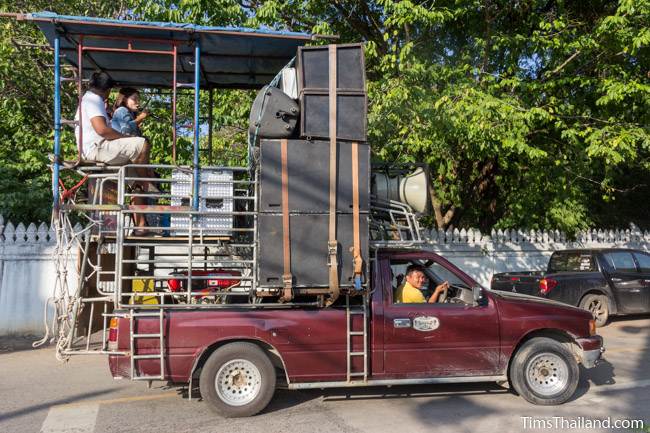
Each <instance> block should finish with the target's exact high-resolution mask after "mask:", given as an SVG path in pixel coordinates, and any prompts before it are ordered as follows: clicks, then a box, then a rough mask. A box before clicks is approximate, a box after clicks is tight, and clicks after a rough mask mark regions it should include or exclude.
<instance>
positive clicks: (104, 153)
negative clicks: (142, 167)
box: [86, 137, 145, 165]
mask: <svg viewBox="0 0 650 433" xmlns="http://www.w3.org/2000/svg"><path fill="white" fill-rule="evenodd" d="M144 143H145V139H144V138H143V137H124V138H116V139H115V140H102V141H100V142H99V143H95V148H94V149H93V150H91V151H90V152H89V155H88V157H87V158H86V159H87V160H89V161H96V162H103V163H105V164H108V165H125V164H128V163H130V162H133V161H134V160H135V159H136V158H137V157H138V156H139V155H140V153H142V149H144Z"/></svg>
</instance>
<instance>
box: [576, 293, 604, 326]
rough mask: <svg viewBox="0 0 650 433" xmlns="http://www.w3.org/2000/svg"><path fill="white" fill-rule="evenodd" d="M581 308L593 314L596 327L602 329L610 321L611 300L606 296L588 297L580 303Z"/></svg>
mask: <svg viewBox="0 0 650 433" xmlns="http://www.w3.org/2000/svg"><path fill="white" fill-rule="evenodd" d="M580 308H582V309H583V310H587V311H589V312H590V313H591V315H592V316H593V318H594V320H595V321H596V326H597V327H599V328H600V327H601V326H605V325H606V324H607V320H609V299H607V296H604V295H593V294H592V295H586V296H585V297H584V298H582V300H581V301H580Z"/></svg>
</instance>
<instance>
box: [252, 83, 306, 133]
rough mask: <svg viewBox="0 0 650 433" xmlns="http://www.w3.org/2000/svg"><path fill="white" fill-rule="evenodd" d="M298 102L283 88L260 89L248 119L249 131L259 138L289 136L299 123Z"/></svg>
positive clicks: (269, 87) (268, 87) (265, 87)
mask: <svg viewBox="0 0 650 433" xmlns="http://www.w3.org/2000/svg"><path fill="white" fill-rule="evenodd" d="M298 115H299V107H298V103H297V102H296V101H294V100H293V99H291V98H290V97H289V95H287V94H286V93H284V92H283V91H282V90H280V89H278V88H276V87H271V86H264V87H263V88H262V90H260V91H259V93H258V94H257V97H256V98H255V101H254V102H253V107H252V108H251V113H250V118H249V121H248V125H249V126H248V131H249V133H250V134H252V135H257V137H259V138H284V137H289V136H291V134H292V133H293V131H294V129H296V124H297V123H298Z"/></svg>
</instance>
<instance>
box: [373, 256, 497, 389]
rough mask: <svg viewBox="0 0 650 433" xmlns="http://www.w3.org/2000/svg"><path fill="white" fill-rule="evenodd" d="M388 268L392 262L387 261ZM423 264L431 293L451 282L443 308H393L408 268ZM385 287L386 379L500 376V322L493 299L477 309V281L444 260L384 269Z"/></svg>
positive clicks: (422, 305) (408, 262) (402, 262)
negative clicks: (474, 291) (474, 286)
mask: <svg viewBox="0 0 650 433" xmlns="http://www.w3.org/2000/svg"><path fill="white" fill-rule="evenodd" d="M387 262H388V261H387ZM412 264H424V265H425V268H426V271H427V272H426V273H427V276H428V277H429V286H430V288H431V289H433V288H434V287H435V286H436V285H437V284H439V283H441V282H443V281H445V280H446V281H449V283H450V284H452V289H453V290H452V289H450V292H449V296H450V297H449V298H448V299H447V302H445V303H435V304H428V303H419V304H414V303H411V304H406V303H395V302H394V300H393V297H394V294H395V290H396V289H397V287H398V286H399V285H400V284H403V283H404V274H405V272H406V268H407V267H408V266H409V265H412ZM386 268H387V273H388V275H386V276H385V278H384V281H385V282H390V283H388V284H384V299H385V301H384V302H385V303H384V369H385V372H386V376H387V377H391V378H407V377H409V378H412V377H435V376H465V375H470V374H471V375H492V374H498V373H499V371H500V369H501V367H500V359H499V356H500V355H499V354H500V347H499V345H500V341H499V329H498V316H497V310H496V307H495V305H494V303H493V301H492V300H491V299H488V302H487V303H486V304H485V305H477V306H474V305H473V302H472V297H471V286H472V283H473V281H472V280H471V278H469V277H468V276H467V275H465V274H463V273H462V271H460V270H459V269H458V268H456V267H454V266H453V265H451V264H450V263H449V262H447V261H446V260H444V259H442V258H441V257H438V256H435V258H434V257H427V258H426V259H424V260H423V259H422V258H419V259H418V258H413V259H404V258H402V257H400V258H399V259H398V260H394V259H391V261H390V266H386ZM452 291H453V293H452Z"/></svg>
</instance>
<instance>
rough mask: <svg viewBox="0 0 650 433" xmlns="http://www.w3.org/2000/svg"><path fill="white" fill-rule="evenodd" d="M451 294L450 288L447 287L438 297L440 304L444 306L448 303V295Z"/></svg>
mask: <svg viewBox="0 0 650 433" xmlns="http://www.w3.org/2000/svg"><path fill="white" fill-rule="evenodd" d="M448 292H449V287H447V288H446V289H445V290H444V291H443V292H442V293H441V294H439V295H438V303H440V304H442V303H443V302H445V301H447V293H448Z"/></svg>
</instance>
